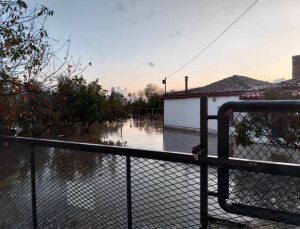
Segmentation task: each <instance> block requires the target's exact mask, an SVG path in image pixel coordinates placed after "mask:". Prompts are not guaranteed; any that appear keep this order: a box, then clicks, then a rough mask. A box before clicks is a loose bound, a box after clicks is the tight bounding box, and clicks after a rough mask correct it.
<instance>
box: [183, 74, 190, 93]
mask: <svg viewBox="0 0 300 229" xmlns="http://www.w3.org/2000/svg"><path fill="white" fill-rule="evenodd" d="M184 80H185V92H187V90H188V80H189V77H188V76H186V77H184Z"/></svg>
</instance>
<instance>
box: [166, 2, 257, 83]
mask: <svg viewBox="0 0 300 229" xmlns="http://www.w3.org/2000/svg"><path fill="white" fill-rule="evenodd" d="M258 1H259V0H255V1H254V2H253V3H252V4H251V5H250V6H249V7H248V8H247V9H246V10H245V11H244V12H243V13H242V14H241V15H240V16H239V17H238V18H236V19H235V20H234V21H233V22H232V23H231V24H230V25H229V26H228V27H227V28H226V29H225V30H224V31H223V32H222V33H220V34H219V35H218V36H217V37H215V39H213V40H212V41H211V42H210V43H209V44H208V45H207V46H205V47H204V48H203V49H202V50H200V51H199V52H198V53H197V54H196V55H195V56H194V57H193V58H191V59H190V60H189V61H188V62H186V63H185V64H184V65H182V66H181V67H180V68H178V69H177V70H176V71H175V72H173V73H172V74H170V75H169V76H167V77H166V79H169V78H170V77H172V76H174V75H175V74H176V73H178V72H180V71H181V70H182V69H184V68H185V67H186V66H188V65H189V64H190V63H191V62H193V61H194V60H195V59H196V58H197V57H199V56H200V55H201V54H202V53H204V52H205V51H206V50H207V49H208V48H209V47H210V46H212V45H213V44H214V43H215V42H216V41H217V40H219V38H220V37H222V36H223V34H224V33H226V32H227V31H228V30H229V29H230V28H231V27H232V26H233V25H234V24H235V23H236V22H237V21H238V20H240V19H241V18H242V17H243V16H244V15H245V14H246V13H247V12H248V11H249V10H250V9H251V8H252V7H253V6H254V5H255V4H256V3H257V2H258Z"/></svg>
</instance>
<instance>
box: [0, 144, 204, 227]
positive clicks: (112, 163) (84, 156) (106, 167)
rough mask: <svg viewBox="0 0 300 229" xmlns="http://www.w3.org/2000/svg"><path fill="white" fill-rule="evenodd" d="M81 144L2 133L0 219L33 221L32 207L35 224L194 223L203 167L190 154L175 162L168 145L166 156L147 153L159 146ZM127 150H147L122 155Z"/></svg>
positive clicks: (17, 223) (7, 223) (11, 223)
mask: <svg viewBox="0 0 300 229" xmlns="http://www.w3.org/2000/svg"><path fill="white" fill-rule="evenodd" d="M42 142H44V143H47V141H44V140H42ZM49 143H50V144H49V145H51V142H49ZM52 143H53V141H52ZM33 145H35V144H33ZM43 145H44V144H43ZM74 145H75V146H76V148H81V149H80V150H75V149H71V148H74V147H73V146H74ZM69 146H72V147H70V148H69ZM86 146H88V147H89V145H88V144H86V145H84V146H83V145H82V144H80V143H79V144H78V143H71V144H68V145H66V146H64V147H63V148H60V147H50V146H49V147H48V146H38V145H36V146H34V147H33V148H32V147H30V146H28V145H27V143H23V142H19V143H18V142H14V141H9V140H8V141H7V140H6V141H4V142H3V141H2V142H1V153H0V154H1V157H2V160H1V162H2V163H3V164H5V166H3V167H1V174H2V176H3V177H4V179H2V180H1V182H0V198H1V199H0V204H1V206H0V213H1V216H0V218H1V220H0V221H1V222H0V227H1V228H32V227H34V226H32V225H33V224H32V221H33V220H34V218H33V214H36V220H37V222H36V226H37V228H131V227H132V228H172V227H173V228H174V227H175V228H182V227H189V228H197V227H199V225H200V216H199V205H200V172H199V171H200V170H199V165H195V163H194V162H192V163H191V164H190V163H187V161H188V160H193V159H192V155H188V157H189V158H186V162H184V161H183V163H180V162H172V160H175V161H178V160H179V161H180V160H181V159H180V158H178V157H177V159H176V154H170V155H169V153H166V152H161V155H162V156H163V155H164V154H165V155H167V157H170V159H171V161H170V160H168V159H167V158H166V160H162V159H161V158H160V156H158V157H157V159H151V157H152V156H151V155H154V154H157V153H159V152H152V151H149V152H147V151H143V150H134V149H132V150H130V149H122V148H116V147H104V146H95V147H94V148H93V149H92V152H91V151H89V150H87V148H88V147H86ZM116 150H117V151H118V152H117V153H116ZM122 150H123V151H124V154H123V155H122V152H121V151H122ZM109 152H112V153H109ZM131 152H132V154H139V153H141V154H142V155H143V154H145V153H146V154H148V156H146V158H140V157H134V156H132V157H130V156H127V155H129V154H131ZM32 154H34V157H35V158H34V161H32V160H31V159H32V157H31V155H32ZM149 155H150V156H149ZM182 156H184V154H182V155H180V157H182ZM147 157H148V158H147ZM149 157H150V158H149ZM154 157H156V156H154ZM163 157H164V156H163ZM31 163H32V164H31ZM32 166H34V167H33V168H34V172H35V174H34V181H35V182H34V185H35V190H33V189H32V186H31V185H32V183H31V182H32V180H31V178H32V176H31V172H32V171H31V168H32ZM33 199H35V201H36V204H35V203H33V202H32V200H33ZM33 208H36V209H35V211H36V212H34V211H32V210H33Z"/></svg>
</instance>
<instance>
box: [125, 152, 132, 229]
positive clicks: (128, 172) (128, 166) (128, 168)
mask: <svg viewBox="0 0 300 229" xmlns="http://www.w3.org/2000/svg"><path fill="white" fill-rule="evenodd" d="M126 177H127V225H128V229H131V228H132V205H131V163H130V156H126Z"/></svg>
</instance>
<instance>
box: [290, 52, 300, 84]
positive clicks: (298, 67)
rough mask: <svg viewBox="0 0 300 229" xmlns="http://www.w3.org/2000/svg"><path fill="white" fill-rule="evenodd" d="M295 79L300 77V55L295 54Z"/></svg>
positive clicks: (293, 58)
mask: <svg viewBox="0 0 300 229" xmlns="http://www.w3.org/2000/svg"><path fill="white" fill-rule="evenodd" d="M292 61H293V79H300V55H298V56H293V57H292Z"/></svg>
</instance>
